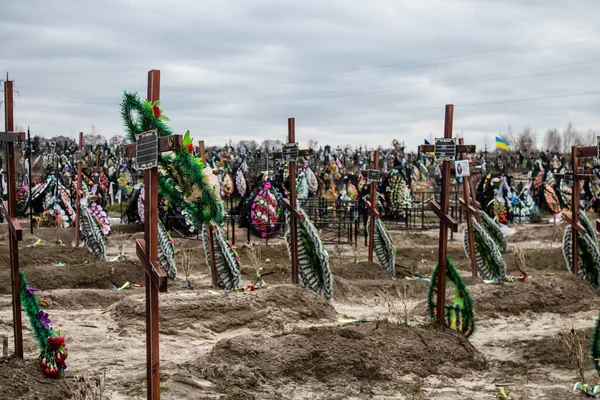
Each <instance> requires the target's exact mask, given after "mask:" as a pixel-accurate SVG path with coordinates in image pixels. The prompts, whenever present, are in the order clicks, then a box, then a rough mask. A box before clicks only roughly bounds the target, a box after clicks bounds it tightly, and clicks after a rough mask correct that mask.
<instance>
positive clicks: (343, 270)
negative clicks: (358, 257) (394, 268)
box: [330, 255, 391, 293]
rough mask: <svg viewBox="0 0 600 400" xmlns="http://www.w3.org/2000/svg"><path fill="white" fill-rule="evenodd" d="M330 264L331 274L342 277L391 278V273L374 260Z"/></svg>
mask: <svg viewBox="0 0 600 400" xmlns="http://www.w3.org/2000/svg"><path fill="white" fill-rule="evenodd" d="M330 257H331V255H330ZM330 262H331V261H330ZM332 265H333V268H332V272H333V275H334V276H338V277H341V278H344V279H391V275H390V274H389V273H388V272H387V271H385V270H384V269H383V268H381V267H380V266H379V264H377V263H374V262H368V261H362V262H358V263H353V262H345V263H344V264H343V265H338V264H337V263H335V262H332ZM334 293H335V292H334Z"/></svg>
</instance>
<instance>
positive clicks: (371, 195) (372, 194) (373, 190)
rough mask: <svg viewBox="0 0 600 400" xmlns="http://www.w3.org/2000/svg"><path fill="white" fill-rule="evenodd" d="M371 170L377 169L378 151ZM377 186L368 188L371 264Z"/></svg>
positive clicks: (370, 259) (374, 183)
mask: <svg viewBox="0 0 600 400" xmlns="http://www.w3.org/2000/svg"><path fill="white" fill-rule="evenodd" d="M373 169H376V170H378V169H379V149H377V150H375V154H374V155H373ZM377 185H379V182H371V184H370V186H369V200H370V207H369V208H370V213H371V219H370V223H369V262H373V250H374V248H375V218H377V216H376V215H375V213H374V211H376V210H377Z"/></svg>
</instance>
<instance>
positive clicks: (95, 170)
mask: <svg viewBox="0 0 600 400" xmlns="http://www.w3.org/2000/svg"><path fill="white" fill-rule="evenodd" d="M101 154H102V150H100V149H97V150H96V166H95V167H92V168H91V169H90V171H91V172H92V174H98V176H97V177H96V183H97V184H100V173H101V172H104V166H101V165H100V155H101Z"/></svg>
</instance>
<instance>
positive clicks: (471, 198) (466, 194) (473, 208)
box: [458, 138, 481, 278]
mask: <svg viewBox="0 0 600 400" xmlns="http://www.w3.org/2000/svg"><path fill="white" fill-rule="evenodd" d="M458 144H459V145H464V144H465V140H464V139H463V138H459V139H458ZM461 150H462V149H461ZM474 150H475V149H473V151H474ZM458 153H459V155H460V159H461V160H466V159H467V154H466V152H462V151H460V152H458ZM462 187H463V198H462V199H459V200H458V202H459V203H460V205H461V206H462V207H463V208H464V209H465V213H466V215H467V233H468V235H469V248H470V249H471V254H470V256H469V258H470V260H471V275H472V276H473V278H477V251H476V250H475V235H474V232H473V222H472V220H471V218H472V217H473V216H475V219H476V220H477V221H478V222H480V217H479V211H478V210H477V209H478V208H481V205H480V204H479V202H477V200H476V199H475V198H476V197H475V187H474V186H473V180H472V179H471V176H470V175H469V176H464V177H463V182H462ZM471 203H472V204H471Z"/></svg>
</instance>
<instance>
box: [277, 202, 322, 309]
mask: <svg viewBox="0 0 600 400" xmlns="http://www.w3.org/2000/svg"><path fill="white" fill-rule="evenodd" d="M299 211H300V213H301V214H302V215H303V216H304V221H298V224H297V228H298V232H297V235H296V239H297V242H298V272H299V274H300V279H301V280H302V284H303V285H304V286H305V287H307V288H310V289H312V290H313V291H315V292H316V293H319V294H321V295H323V296H324V297H325V298H326V299H328V300H331V299H332V298H333V279H332V275H331V269H330V268H329V255H328V254H327V251H326V250H325V248H324V247H323V243H321V239H320V238H319V232H318V231H317V229H316V228H315V226H314V225H313V224H312V223H311V222H310V220H309V219H308V215H306V213H305V212H304V210H302V209H299ZM285 219H286V225H287V229H286V232H285V241H286V243H287V245H288V252H289V254H290V258H291V254H292V250H291V245H290V243H291V240H292V235H291V231H290V213H289V212H288V211H286V213H285Z"/></svg>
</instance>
